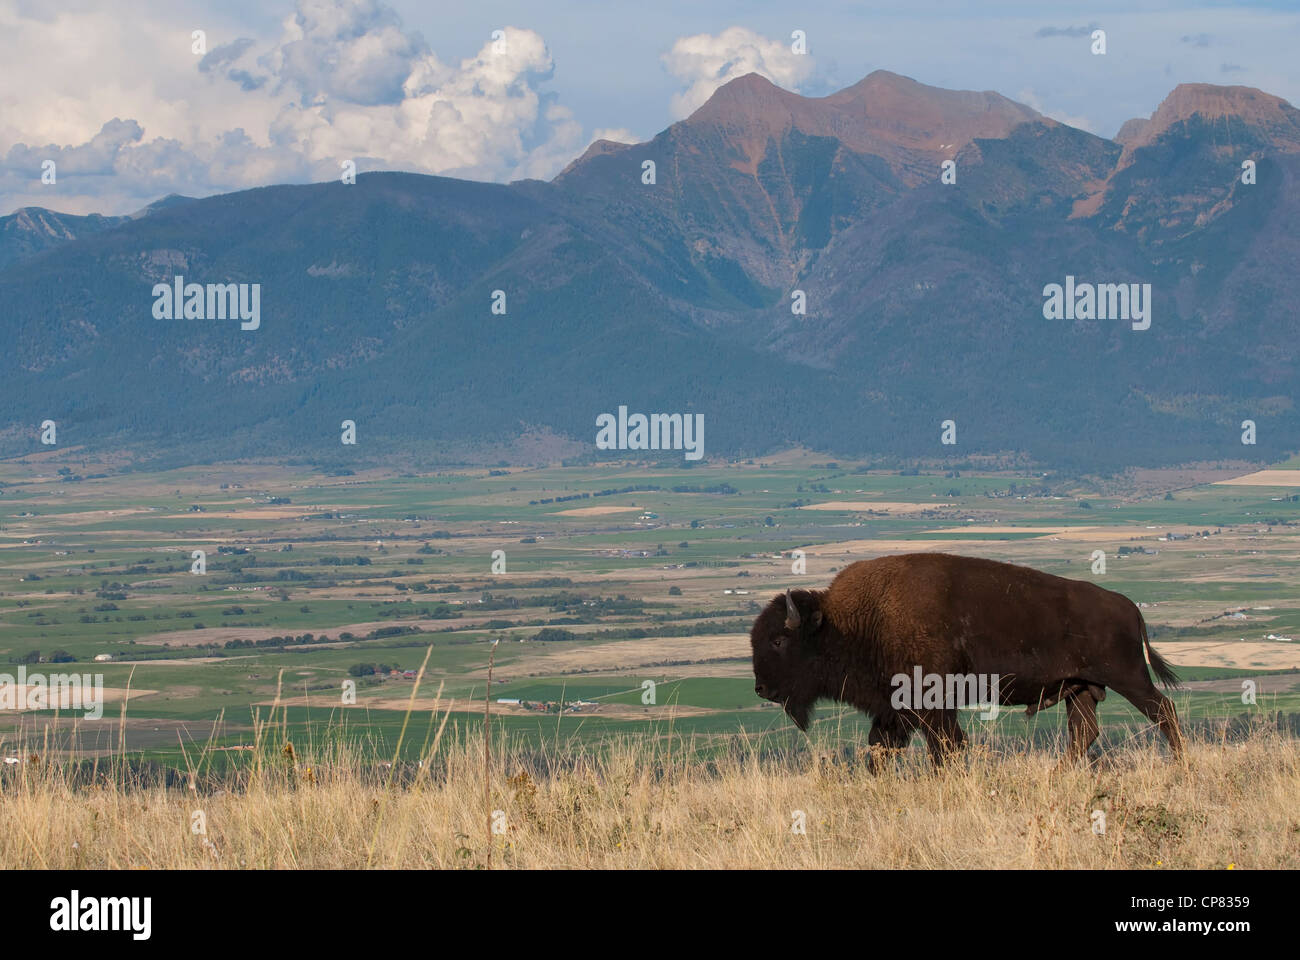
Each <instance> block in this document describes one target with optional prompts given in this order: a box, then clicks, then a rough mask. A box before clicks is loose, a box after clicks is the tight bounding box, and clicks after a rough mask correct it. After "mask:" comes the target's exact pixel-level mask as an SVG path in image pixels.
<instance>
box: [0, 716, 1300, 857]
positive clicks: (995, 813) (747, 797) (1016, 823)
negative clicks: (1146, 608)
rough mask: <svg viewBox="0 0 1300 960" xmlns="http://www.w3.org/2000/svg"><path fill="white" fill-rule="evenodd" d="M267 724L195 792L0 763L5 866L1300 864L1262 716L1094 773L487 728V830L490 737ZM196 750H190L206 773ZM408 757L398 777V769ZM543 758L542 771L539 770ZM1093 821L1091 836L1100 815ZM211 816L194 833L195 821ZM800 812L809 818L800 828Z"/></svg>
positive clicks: (1274, 741) (1137, 749) (1282, 775)
mask: <svg viewBox="0 0 1300 960" xmlns="http://www.w3.org/2000/svg"><path fill="white" fill-rule="evenodd" d="M278 733H279V728H278V727H275V726H270V727H267V728H264V729H263V731H262V733H261V736H260V741H261V745H260V746H259V748H258V749H257V750H256V751H252V752H246V753H241V754H226V756H232V757H235V758H236V762H237V763H238V764H240V768H239V770H238V771H237V773H236V774H235V775H234V776H227V777H224V778H222V779H220V780H219V781H216V780H213V779H212V778H205V777H204V776H203V775H201V774H196V775H195V779H196V781H197V784H198V786H197V789H195V790H190V789H187V788H185V787H181V788H176V787H172V788H170V789H169V788H164V787H161V786H139V785H135V786H131V785H124V784H123V782H122V780H123V777H122V775H121V773H120V771H115V770H113V769H105V770H101V771H100V775H99V776H98V777H97V778H96V780H95V782H94V783H92V784H89V785H85V784H83V785H77V784H75V783H74V782H73V778H72V777H71V776H70V773H69V771H70V768H69V767H68V766H67V765H65V764H59V763H47V762H45V761H43V760H37V761H35V762H33V761H31V760H30V759H29V760H28V761H27V762H24V763H23V764H22V765H21V766H17V765H15V766H7V767H6V768H5V770H4V771H3V772H2V773H0V822H3V823H4V824H5V827H6V829H5V830H3V831H0V862H2V863H4V864H5V865H6V866H7V867H10V868H27V867H35V868H46V867H97V868H108V869H129V868H154V869H157V868H213V867H215V868H238V867H268V868H278V869H292V868H362V867H367V866H370V867H415V868H427V867H434V868H474V867H482V866H485V865H486V864H487V863H488V844H489V842H490V843H491V844H492V848H493V850H492V852H493V856H492V862H493V864H494V865H495V867H496V868H498V869H500V868H543V867H571V868H591V867H600V868H611V867H629V868H695V867H713V868H763V867H811V868H843V867H907V868H954V867H1048V868H1061V867H1075V868H1077V867H1137V868H1157V869H1170V868H1184V867H1203V868H1228V867H1230V866H1235V868H1237V869H1249V868H1264V867H1295V866H1297V865H1300V808H1298V806H1297V803H1296V798H1297V797H1300V744H1297V742H1296V741H1295V740H1293V739H1287V738H1283V737H1280V736H1278V735H1277V734H1276V733H1270V732H1267V731H1261V732H1258V733H1256V734H1254V735H1252V736H1251V737H1250V738H1249V739H1248V740H1246V741H1245V742H1242V743H1236V744H1233V743H1225V744H1206V743H1200V744H1193V745H1191V746H1190V748H1189V763H1188V764H1187V765H1186V766H1184V765H1182V764H1179V763H1176V762H1174V761H1171V760H1170V759H1168V758H1167V757H1166V756H1164V755H1162V754H1160V753H1158V752H1157V751H1156V750H1155V749H1153V748H1151V747H1144V746H1141V745H1138V744H1131V745H1129V746H1128V747H1124V748H1121V749H1118V750H1116V751H1113V752H1112V753H1111V754H1110V755H1108V758H1107V759H1105V760H1103V761H1102V762H1101V763H1100V764H1098V765H1096V766H1094V767H1091V768H1073V769H1058V768H1057V761H1058V757H1057V755H1055V754H1053V753H1045V752H1041V751H1037V752H1031V751H1028V750H1027V749H1025V750H1023V751H1022V752H1016V750H1017V749H1018V745H1012V749H1011V752H999V751H996V750H994V749H992V748H991V747H990V746H989V745H987V744H983V745H981V744H976V745H975V746H974V747H973V748H972V749H971V750H970V751H968V753H967V754H966V755H965V756H963V757H962V758H961V759H960V760H958V761H956V762H955V763H952V764H950V765H949V766H948V767H946V768H945V769H944V770H942V771H940V772H934V771H932V770H931V769H930V768H929V766H928V762H926V761H925V760H924V758H923V756H922V755H921V752H920V751H917V750H915V749H914V750H913V751H912V752H911V753H910V754H909V755H908V756H907V757H906V758H904V759H903V760H901V761H899V762H898V763H896V764H894V765H893V766H892V767H891V769H888V770H887V771H885V772H884V773H883V774H882V775H880V776H872V775H871V774H870V773H868V772H867V770H866V769H865V765H864V764H862V763H860V762H857V761H855V760H854V759H853V758H851V757H850V758H849V759H848V761H847V762H840V761H830V760H826V759H822V760H819V759H818V757H819V756H826V754H821V753H819V752H818V751H817V749H816V748H814V749H813V750H812V751H810V750H809V749H807V748H806V747H805V746H804V745H803V742H802V741H792V742H793V743H795V744H796V746H795V747H793V748H786V749H784V750H776V751H772V750H771V749H770V748H769V749H768V750H766V751H764V752H763V753H762V754H760V753H759V752H758V751H756V750H755V749H753V748H752V747H751V746H750V745H748V744H747V742H745V741H741V740H738V739H736V740H732V741H730V742H729V743H728V744H727V745H726V746H725V748H724V749H721V750H719V751H715V756H714V757H713V759H711V760H704V759H701V757H700V754H699V753H697V752H692V749H691V748H692V747H694V746H699V745H696V744H688V743H682V742H681V741H680V740H677V739H674V738H672V737H663V738H658V739H652V738H649V737H645V738H641V739H638V740H626V741H623V742H620V743H615V744H612V745H609V746H607V747H606V748H604V749H602V750H600V751H599V752H596V751H593V750H592V749H591V748H590V747H583V746H581V745H579V744H576V743H574V744H571V745H564V744H561V745H559V746H558V748H556V749H553V750H542V751H538V750H532V751H524V750H522V749H519V748H510V747H508V746H507V745H506V744H505V743H504V741H503V740H501V739H500V738H499V737H498V738H494V741H495V742H494V745H493V749H492V769H491V778H490V783H491V788H490V789H491V798H492V805H493V807H494V808H495V809H499V810H501V811H502V812H503V813H504V825H505V832H504V833H503V834H500V835H496V836H493V837H492V838H491V840H490V841H489V838H488V835H487V831H486V828H485V820H486V818H487V815H488V814H489V811H485V810H484V798H483V743H482V741H481V740H479V739H477V738H476V737H475V736H470V735H469V734H468V733H467V732H466V733H460V734H449V735H448V736H447V737H445V738H444V737H442V734H441V731H439V736H438V737H437V738H436V739H434V742H433V744H432V745H429V744H426V745H425V748H426V749H424V750H422V752H421V755H422V756H424V757H425V758H426V759H425V761H424V763H423V765H422V766H419V767H416V766H415V765H411V766H409V767H407V768H403V767H402V765H400V764H399V765H398V766H397V767H394V768H385V767H384V766H382V765H381V764H378V763H376V762H374V761H373V759H371V760H363V759H361V758H362V755H363V754H365V753H368V754H369V756H370V757H373V756H374V753H373V751H361V750H359V748H349V747H344V746H341V745H339V744H335V745H333V746H330V747H325V748H321V749H320V750H319V754H318V755H317V756H311V757H309V756H304V755H302V753H301V751H299V750H295V749H294V748H292V747H288V746H286V745H285V744H284V742H283V741H282V740H279V739H277V735H278ZM203 762H205V759H204V758H194V767H195V769H196V770H202V769H203V767H202V763H203ZM398 771H400V773H398ZM546 771H549V772H546ZM1094 810H1101V811H1103V812H1104V813H1105V817H1106V831H1105V833H1104V834H1102V835H1099V834H1095V833H1094V832H1093V811H1094ZM196 811H202V815H203V818H204V820H205V828H206V833H200V832H195V826H194V824H195V812H196ZM796 811H802V812H803V813H804V815H805V818H806V833H805V834H799V833H796V832H794V831H793V830H792V824H793V823H794V819H793V818H794V817H795V816H797V814H796V813H795V812H796Z"/></svg>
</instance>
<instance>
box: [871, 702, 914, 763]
mask: <svg viewBox="0 0 1300 960" xmlns="http://www.w3.org/2000/svg"><path fill="white" fill-rule="evenodd" d="M910 739H912V731H911V729H910V728H909V727H908V725H907V723H906V722H905V721H904V720H903V718H902V716H900V715H899V714H897V713H882V714H880V715H879V716H877V717H876V718H875V719H874V720H873V721H872V722H871V733H869V734H868V735H867V746H868V747H869V748H870V751H869V752H868V754H867V770H868V771H869V772H871V773H873V774H875V773H878V772H879V766H880V762H881V761H882V760H883V759H884V758H885V757H887V756H889V755H890V754H891V753H893V752H895V751H898V750H903V749H905V748H906V747H907V741H909V740H910Z"/></svg>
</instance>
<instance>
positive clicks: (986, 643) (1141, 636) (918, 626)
mask: <svg viewBox="0 0 1300 960" xmlns="http://www.w3.org/2000/svg"><path fill="white" fill-rule="evenodd" d="M749 639H750V644H751V646H752V648H753V655H754V680H755V684H754V692H755V693H757V694H758V695H759V696H760V697H762V698H764V699H766V700H771V701H775V702H777V703H780V704H781V705H782V706H783V707H784V708H785V712H786V713H787V714H788V715H789V716H790V719H791V720H793V721H794V722H795V724H796V725H797V726H798V727H799V729H800V730H807V728H808V721H809V718H810V715H811V713H812V708H813V705H814V704H815V703H816V701H817V700H819V699H821V698H826V699H830V700H838V701H840V702H842V703H848V704H852V705H853V706H854V707H857V708H858V709H859V710H861V711H862V712H863V713H865V714H867V715H868V716H869V717H870V718H871V719H872V726H871V733H870V735H869V737H868V740H867V742H868V744H870V745H871V746H872V747H873V751H872V758H871V763H872V766H873V768H874V763H875V756H876V754H877V753H878V752H879V751H878V750H876V749H874V748H883V749H886V750H888V749H896V748H902V747H905V746H906V745H907V743H908V741H909V740H910V739H911V735H912V732H913V731H914V730H916V729H917V728H920V729H921V731H922V732H923V733H924V735H925V738H926V743H927V745H928V747H929V750H930V756H931V757H932V758H933V760H934V762H935V763H936V765H937V764H942V762H943V759H944V755H945V754H946V753H947V752H948V751H950V750H952V749H954V748H956V747H960V746H961V745H962V744H963V743H964V742H965V736H964V734H963V733H962V730H961V726H960V724H959V723H958V719H957V707H956V705H954V704H953V703H951V702H950V701H948V700H945V701H944V702H943V703H940V704H937V705H932V704H929V703H925V704H921V703H917V702H914V701H913V702H905V703H904V704H903V705H902V707H901V708H900V706H899V698H898V696H897V690H898V689H899V688H900V687H899V684H900V681H899V680H898V679H897V678H899V677H900V676H902V677H908V678H910V677H912V676H913V675H914V673H915V674H920V673H921V672H924V673H925V674H931V675H939V676H946V677H950V678H951V677H969V676H971V675H976V676H989V675H994V674H996V675H997V678H998V688H999V689H998V698H997V699H998V702H999V703H1001V704H1023V705H1026V706H1027V707H1028V711H1027V712H1028V713H1029V714H1031V715H1032V714H1033V713H1035V712H1036V711H1038V710H1041V709H1043V708H1045V707H1049V706H1052V705H1053V704H1055V703H1058V702H1059V701H1061V700H1064V701H1065V703H1066V708H1067V710H1068V714H1069V729H1070V745H1069V749H1068V751H1067V757H1069V758H1072V759H1080V758H1083V757H1085V756H1086V755H1087V752H1088V748H1089V747H1090V746H1091V745H1092V742H1093V741H1094V740H1096V739H1097V734H1098V732H1099V731H1098V726H1097V703H1098V701H1100V700H1103V699H1105V696H1106V688H1107V687H1110V688H1112V689H1114V690H1116V691H1117V692H1118V693H1119V694H1120V696H1122V697H1124V698H1125V699H1127V700H1129V701H1130V702H1131V703H1132V704H1133V705H1134V706H1135V707H1137V708H1138V709H1139V710H1141V711H1142V713H1143V714H1145V715H1146V716H1147V717H1148V718H1149V719H1150V720H1151V721H1152V722H1153V723H1155V724H1157V725H1158V726H1159V728H1160V731H1161V732H1162V733H1163V734H1164V736H1165V739H1166V740H1167V741H1168V742H1169V747H1170V750H1171V751H1172V752H1173V753H1174V755H1175V756H1180V755H1181V753H1182V736H1181V734H1180V732H1179V729H1178V717H1177V714H1176V713H1175V711H1174V704H1173V702H1172V701H1171V700H1170V699H1169V698H1168V697H1166V696H1164V695H1163V694H1162V693H1160V691H1159V690H1157V689H1156V687H1155V685H1154V684H1153V683H1152V682H1151V677H1150V675H1149V674H1148V673H1147V667H1146V663H1145V662H1144V661H1143V657H1142V652H1143V648H1145V650H1146V653H1147V656H1148V657H1149V658H1150V663H1151V668H1152V670H1154V671H1155V674H1156V676H1157V677H1158V678H1159V679H1160V681H1161V683H1162V684H1164V685H1165V686H1174V687H1176V686H1178V677H1177V675H1175V673H1174V672H1173V670H1171V669H1170V668H1169V665H1168V664H1167V663H1166V662H1165V661H1164V659H1163V658H1161V657H1160V655H1159V654H1157V653H1156V652H1155V651H1154V650H1152V649H1151V643H1150V641H1149V640H1148V639H1147V631H1146V624H1145V623H1144V622H1143V620H1142V614H1141V613H1139V612H1138V608H1137V606H1136V605H1134V603H1133V601H1131V600H1129V599H1128V598H1127V597H1125V596H1122V595H1121V594H1118V593H1115V592H1114V591H1111V590H1105V589H1103V588H1101V587H1099V586H1097V585H1096V584H1093V583H1086V582H1084V581H1080V580H1067V579H1065V578H1064V577H1056V576H1052V575H1051V574H1047V573H1041V572H1040V571H1037V570H1032V569H1030V568H1029V567H1022V566H1017V565H1015V564H1010V563H998V562H996V561H993V560H983V559H979V558H976V557H958V556H952V555H950V554H944V553H910V554H904V555H902V556H892V557H879V558H877V559H875V560H862V561H859V562H857V563H854V564H851V565H850V566H848V567H845V568H844V569H843V570H842V571H841V572H840V573H839V574H838V575H837V576H836V577H835V579H834V580H832V581H831V584H830V586H829V587H828V588H827V589H826V590H787V591H786V592H785V593H783V594H778V595H777V596H776V597H774V598H773V599H772V601H771V602H770V603H769V604H768V605H767V606H766V607H765V608H764V609H763V611H762V612H761V613H760V614H759V615H758V617H757V618H756V619H755V621H754V627H753V629H752V630H751V631H750V637H749Z"/></svg>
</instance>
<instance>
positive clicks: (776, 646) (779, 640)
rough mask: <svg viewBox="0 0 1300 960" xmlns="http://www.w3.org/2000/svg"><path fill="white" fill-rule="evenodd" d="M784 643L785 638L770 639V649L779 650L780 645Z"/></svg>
mask: <svg viewBox="0 0 1300 960" xmlns="http://www.w3.org/2000/svg"><path fill="white" fill-rule="evenodd" d="M783 643H785V637H781V636H777V637H773V638H772V649H773V650H780V649H781V644H783Z"/></svg>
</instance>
